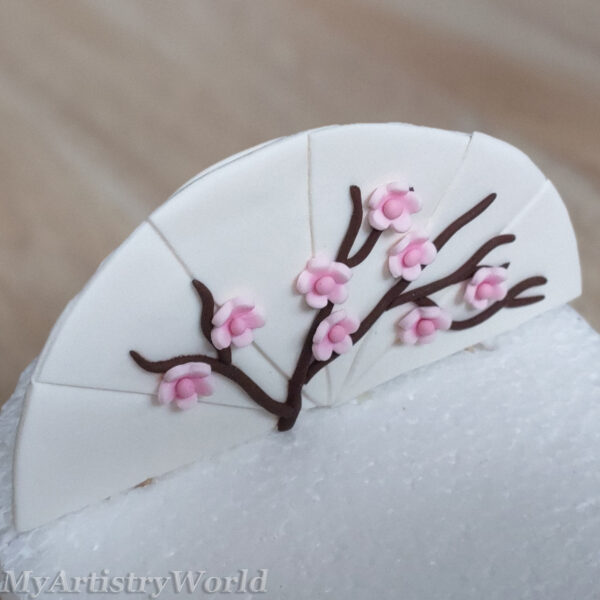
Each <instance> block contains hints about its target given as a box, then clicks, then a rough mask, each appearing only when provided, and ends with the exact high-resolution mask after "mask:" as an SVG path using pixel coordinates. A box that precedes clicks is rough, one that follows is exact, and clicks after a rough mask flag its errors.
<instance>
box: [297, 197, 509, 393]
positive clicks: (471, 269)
mask: <svg viewBox="0 0 600 600" xmlns="http://www.w3.org/2000/svg"><path fill="white" fill-rule="evenodd" d="M480 204H481V203H480ZM478 206H479V205H478ZM488 206H489V204H488ZM457 231H458V230H457ZM448 239H449V238H448ZM514 240H515V236H514V235H510V234H505V235H499V236H496V237H494V238H492V239H491V240H489V241H488V242H486V243H485V244H483V245H482V246H481V247H480V248H479V249H478V250H477V251H476V252H475V253H474V254H473V255H472V256H471V257H470V258H469V259H468V260H467V261H466V262H465V263H464V264H463V265H462V266H461V267H459V268H458V269H457V270H456V271H454V273H451V274H450V275H448V276H446V277H443V278H441V279H438V280H437V281H433V282H431V283H430V284H428V285H424V286H421V287H418V288H415V289H414V290H410V291H408V292H405V293H403V292H404V290H405V289H406V288H407V287H408V286H409V285H410V283H411V282H409V281H406V280H404V279H400V280H398V281H397V282H396V283H395V284H394V285H393V286H392V287H391V288H390V289H389V290H388V291H387V292H386V294H385V295H384V296H383V297H382V298H381V300H380V301H379V302H378V303H377V305H376V306H375V307H374V308H373V310H372V311H371V312H370V313H369V314H368V315H367V316H366V317H365V319H363V321H362V322H361V324H360V326H359V328H358V330H357V331H356V333H353V334H352V336H351V337H352V343H353V344H356V343H358V342H359V341H360V340H361V339H362V338H363V336H364V335H365V334H366V333H367V332H368V331H369V330H370V329H371V327H372V326H373V325H374V324H375V323H376V322H377V320H378V319H379V318H380V317H381V315H383V313H385V312H386V311H388V310H390V309H392V308H396V307H398V306H402V305H404V304H408V303H410V302H413V303H416V302H417V301H418V300H421V299H423V298H427V297H428V296H430V295H431V294H434V293H435V292H439V291H441V290H443V289H445V288H447V287H449V286H451V285H454V284H456V283H461V282H463V281H465V280H466V279H469V278H470V277H472V276H473V274H474V273H475V271H476V270H477V269H478V268H479V267H478V264H479V262H480V261H481V260H483V259H484V258H485V257H486V256H487V255H488V254H489V253H490V252H491V251H492V250H494V249H495V248H497V247H498V246H501V245H503V244H509V243H511V242H513V241H514ZM446 241H447V240H446ZM505 264H507V263H505ZM423 268H425V266H423ZM338 356H339V355H338V354H335V353H334V354H332V356H331V358H330V359H329V360H326V361H315V362H314V363H313V364H312V365H311V366H310V368H309V370H308V373H307V380H306V381H307V383H308V382H309V381H310V380H311V379H312V378H313V377H314V376H315V375H316V374H317V373H318V372H319V371H320V370H321V369H322V368H323V367H325V366H327V365H328V364H331V363H332V362H333V361H334V360H335V359H336V358H337V357H338Z"/></svg>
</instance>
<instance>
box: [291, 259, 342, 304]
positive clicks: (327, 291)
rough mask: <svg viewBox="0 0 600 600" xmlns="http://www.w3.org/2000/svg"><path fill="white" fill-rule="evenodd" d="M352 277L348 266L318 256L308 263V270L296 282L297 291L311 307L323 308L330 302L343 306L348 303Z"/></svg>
mask: <svg viewBox="0 0 600 600" xmlns="http://www.w3.org/2000/svg"><path fill="white" fill-rule="evenodd" d="M350 277H352V271H350V268H349V267H348V266H347V265H345V264H343V263H340V262H335V261H332V260H329V259H328V258H327V257H326V256H324V255H317V256H315V257H314V258H311V259H310V260H309V261H308V263H306V268H305V269H304V271H302V273H300V275H299V276H298V279H297V281H296V289H297V290H298V292H300V293H301V294H304V297H305V299H306V303H307V304H308V305H309V306H310V307H312V308H323V307H325V306H327V303H328V302H331V303H332V304H341V303H342V302H345V301H346V299H347V298H348V290H347V289H346V283H348V281H350Z"/></svg>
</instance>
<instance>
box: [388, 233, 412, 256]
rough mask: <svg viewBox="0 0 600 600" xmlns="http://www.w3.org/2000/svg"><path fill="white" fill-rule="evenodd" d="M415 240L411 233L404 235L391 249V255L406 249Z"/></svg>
mask: <svg viewBox="0 0 600 600" xmlns="http://www.w3.org/2000/svg"><path fill="white" fill-rule="evenodd" d="M412 241H413V239H412V235H411V234H410V233H408V234H406V235H405V236H404V237H402V239H401V240H400V241H399V242H398V243H397V244H394V245H393V246H392V247H391V248H390V249H389V252H388V253H389V255H390V256H392V255H396V254H400V253H401V252H402V251H403V250H405V249H406V248H408V245H409V244H410V243H411V242H412Z"/></svg>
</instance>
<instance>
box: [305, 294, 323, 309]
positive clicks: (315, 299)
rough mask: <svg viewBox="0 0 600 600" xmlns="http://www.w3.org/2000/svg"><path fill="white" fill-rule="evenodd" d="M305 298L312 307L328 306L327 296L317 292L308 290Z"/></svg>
mask: <svg viewBox="0 0 600 600" xmlns="http://www.w3.org/2000/svg"><path fill="white" fill-rule="evenodd" d="M304 298H305V299H306V303H307V304H308V305H309V306H311V307H312V308H323V307H325V306H327V296H321V295H320V294H317V293H316V292H308V294H306V296H304Z"/></svg>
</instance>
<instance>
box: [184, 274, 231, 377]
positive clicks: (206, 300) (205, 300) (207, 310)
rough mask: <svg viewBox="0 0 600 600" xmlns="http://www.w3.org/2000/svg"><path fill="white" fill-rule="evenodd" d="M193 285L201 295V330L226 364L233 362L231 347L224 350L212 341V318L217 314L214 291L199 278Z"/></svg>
mask: <svg viewBox="0 0 600 600" xmlns="http://www.w3.org/2000/svg"><path fill="white" fill-rule="evenodd" d="M192 285H193V286H194V289H195V290H196V292H198V296H199V297H200V301H201V306H202V312H201V316H200V330H201V331H202V333H203V334H204V337H205V338H206V340H207V341H208V343H209V344H210V345H211V346H212V347H213V348H214V349H215V350H216V351H217V354H218V356H219V359H220V360H221V361H222V362H223V363H225V364H226V365H230V364H231V348H224V349H223V350H219V349H218V348H217V347H216V346H215V345H214V344H213V341H212V337H211V331H212V320H213V316H214V314H215V299H214V297H213V295H212V292H211V291H210V290H209V289H208V288H207V287H206V286H205V285H204V284H203V283H202V282H201V281H198V280H197V279H194V280H193V281H192Z"/></svg>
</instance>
